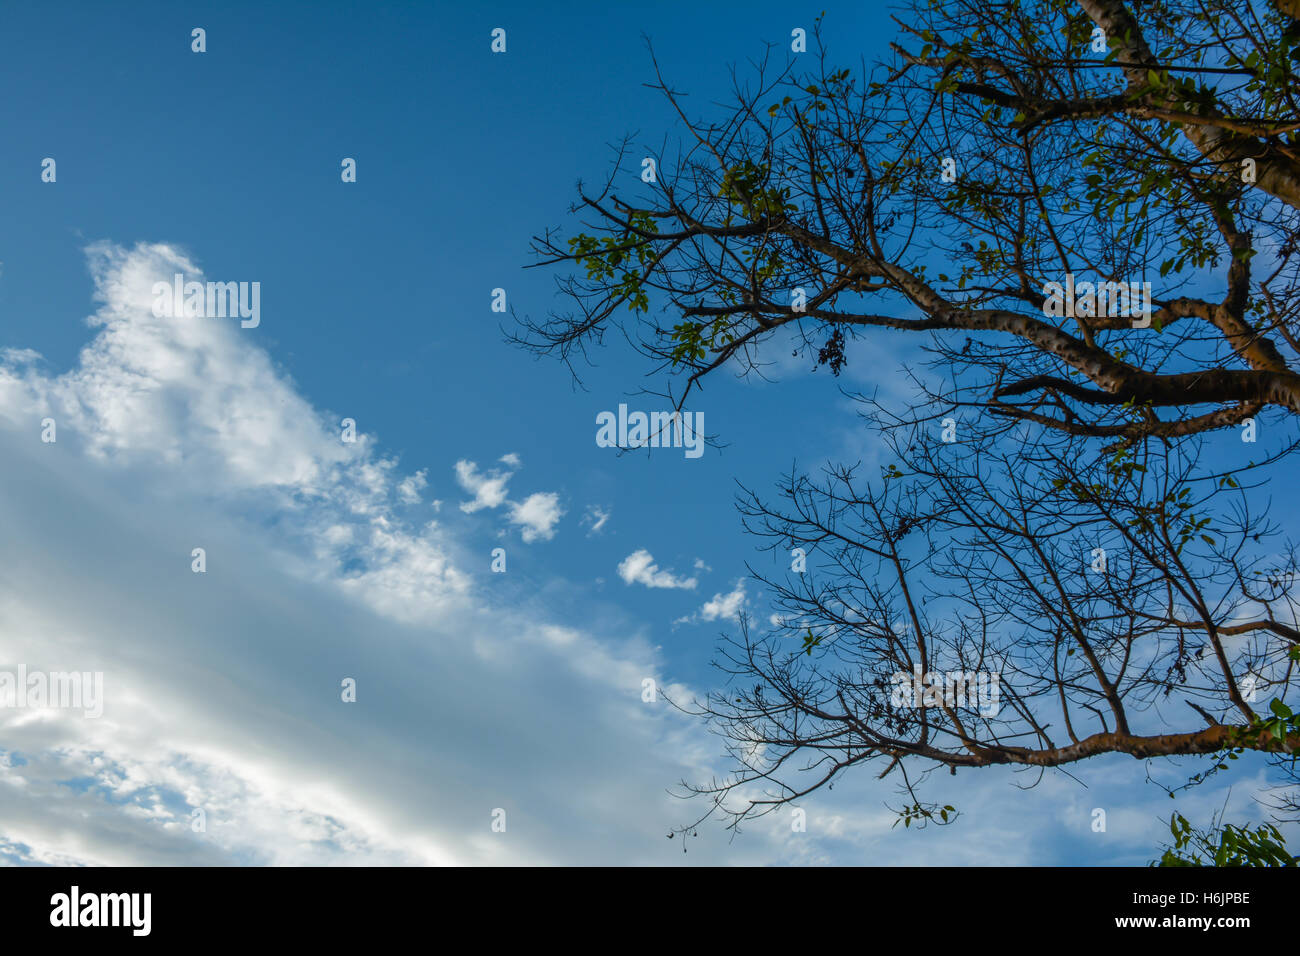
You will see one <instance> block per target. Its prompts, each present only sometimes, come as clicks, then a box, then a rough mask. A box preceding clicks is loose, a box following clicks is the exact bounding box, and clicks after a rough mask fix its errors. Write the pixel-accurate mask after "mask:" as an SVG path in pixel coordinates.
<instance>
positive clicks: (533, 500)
mask: <svg viewBox="0 0 1300 956" xmlns="http://www.w3.org/2000/svg"><path fill="white" fill-rule="evenodd" d="M500 460H501V463H502V464H504V465H505V466H506V467H505V468H494V469H492V470H491V471H490V472H487V473H483V472H480V471H479V467H478V465H477V463H475V462H472V461H466V460H464V459H462V460H461V461H458V462H456V481H457V482H458V483H459V484H460V486H461V487H462V488H464V489H465V490H466V491H468V492H469V493H470V494H472V495H473V496H474V498H473V500H471V501H466V502H462V503H461V506H460V510H461V511H464V512H465V513H466V514H473V513H474V512H475V511H480V510H482V509H484V508H499V507H501V506H502V505H509V506H510V507H509V510H508V511H507V512H506V519H507V520H508V521H509V522H510V523H511V524H513V525H517V526H518V527H520V528H521V529H522V531H521V537H522V538H523V539H524V542H525V543H527V544H532V543H533V542H534V541H550V540H551V539H552V538H553V537H555V526H556V525H557V524H558V523H559V521H560V518H562V517H564V509H563V508H562V507H560V496H559V495H558V494H556V493H555V492H553V491H542V492H536V493H534V494H531V495H529V496H528V497H527V498H525V499H524V500H523V501H512V500H510V497H509V495H508V494H507V487H506V486H507V485H508V484H509V482H510V479H511V478H513V477H514V475H515V472H516V471H517V470H518V469H519V467H520V466H521V464H522V462H521V460H520V458H519V456H518V455H517V454H515V453H514V452H509V453H507V454H505V455H502V456H501V459H500Z"/></svg>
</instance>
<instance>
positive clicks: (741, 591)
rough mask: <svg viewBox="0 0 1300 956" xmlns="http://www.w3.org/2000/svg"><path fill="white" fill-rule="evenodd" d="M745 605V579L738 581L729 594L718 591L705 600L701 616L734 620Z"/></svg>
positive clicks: (713, 619) (709, 618)
mask: <svg viewBox="0 0 1300 956" xmlns="http://www.w3.org/2000/svg"><path fill="white" fill-rule="evenodd" d="M744 607H745V579H744V578H741V579H740V580H738V581H737V582H736V586H735V588H734V589H733V590H732V591H730V592H729V593H727V594H722V593H718V594H715V595H713V597H712V598H711V599H710V600H708V601H705V602H704V605H703V606H702V607H701V608H700V617H701V618H703V619H704V620H706V621H718V620H723V621H734V620H736V619H737V618H739V617H740V612H741V611H742V610H743V609H744Z"/></svg>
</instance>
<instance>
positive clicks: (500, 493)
mask: <svg viewBox="0 0 1300 956" xmlns="http://www.w3.org/2000/svg"><path fill="white" fill-rule="evenodd" d="M505 457H506V458H509V457H511V456H509V455H507V456H505ZM502 460H504V459H502ZM513 475H514V472H512V471H503V470H502V469H500V468H494V469H493V470H492V471H491V472H489V473H487V474H486V475H485V474H480V473H479V470H478V465H477V464H475V463H474V462H472V461H465V460H463V459H462V460H461V461H458V462H456V481H457V482H459V483H460V486H461V487H462V488H464V489H465V490H466V491H468V492H469V493H470V494H472V495H473V496H474V500H473V501H465V502H462V503H461V506H460V510H461V511H463V512H465V513H466V514H473V513H474V512H475V511H479V510H481V509H483V508H499V507H501V505H503V504H505V503H506V485H507V484H508V483H509V481H510V478H511V476H513Z"/></svg>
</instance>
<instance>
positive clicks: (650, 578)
mask: <svg viewBox="0 0 1300 956" xmlns="http://www.w3.org/2000/svg"><path fill="white" fill-rule="evenodd" d="M618 576H619V577H621V578H622V579H623V583H625V584H644V585H645V586H646V587H648V588H682V589H684V590H688V591H689V590H690V589H691V588H693V587H695V585H696V580H695V578H679V577H677V576H676V575H675V574H673V573H672V572H671V571H661V570H660V569H659V566H658V565H657V564H655V559H654V556H653V555H651V554H650V552H649V551H647V550H646V549H645V548H639V549H637V550H636V551H633V552H632V553H631V554H629V555H628V556H627V557H626V558H624V559H623V560H622V561H620V562H619V563H618Z"/></svg>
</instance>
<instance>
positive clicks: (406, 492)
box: [397, 469, 429, 505]
mask: <svg viewBox="0 0 1300 956" xmlns="http://www.w3.org/2000/svg"><path fill="white" fill-rule="evenodd" d="M428 484H429V479H428V477H427V474H426V472H425V470H424V469H420V470H419V471H417V472H416V473H415V474H413V475H407V476H406V477H405V478H403V479H402V480H401V481H400V482H398V484H397V497H398V500H399V501H401V502H402V503H403V504H408V505H413V504H415V503H416V502H417V501H419V500H420V492H421V491H423V490H424V489H425V487H426V486H427V485H428Z"/></svg>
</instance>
